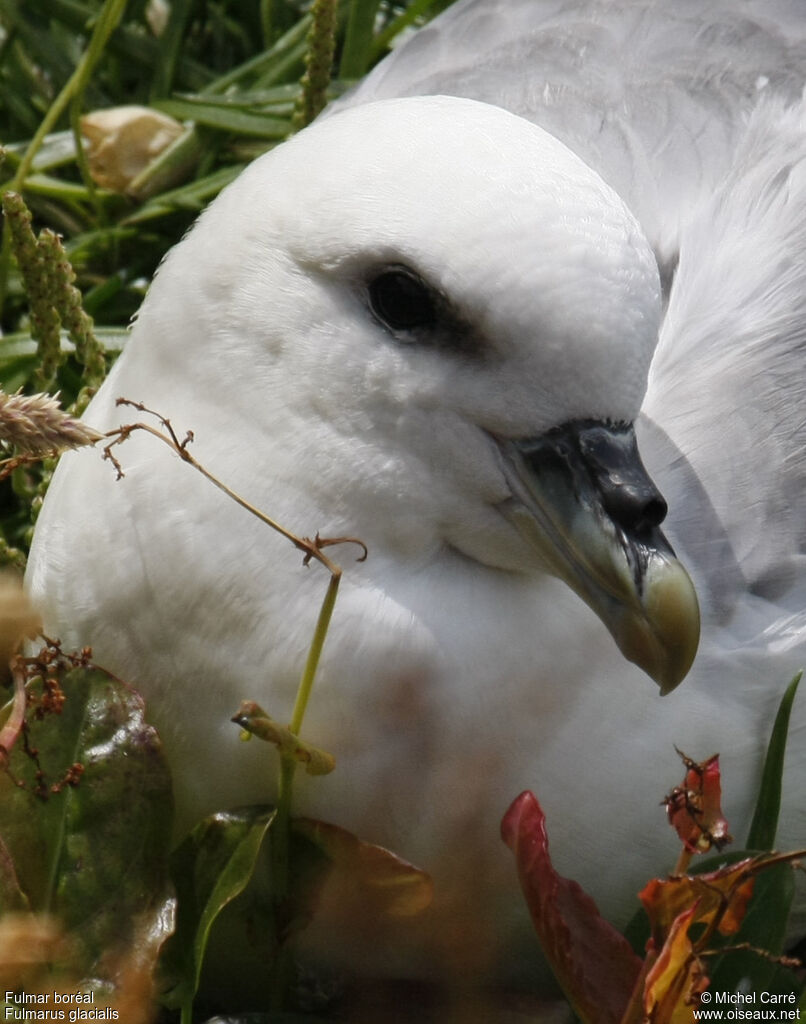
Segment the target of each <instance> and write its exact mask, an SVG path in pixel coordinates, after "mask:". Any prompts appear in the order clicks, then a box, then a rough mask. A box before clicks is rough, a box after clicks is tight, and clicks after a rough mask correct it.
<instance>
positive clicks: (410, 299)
mask: <svg viewBox="0 0 806 1024" xmlns="http://www.w3.org/2000/svg"><path fill="white" fill-rule="evenodd" d="M369 304H370V307H371V309H372V312H373V313H374V314H375V316H376V317H377V318H378V319H379V320H380V321H381V323H383V324H386V326H387V327H388V328H389V329H390V330H393V331H413V330H417V329H418V328H424V327H433V326H434V325H435V324H436V322H437V307H436V301H435V296H434V293H433V292H432V291H431V290H430V288H429V287H428V285H426V284H425V283H424V282H423V281H421V280H420V278H419V277H417V275H416V274H413V273H412V272H411V271H410V270H407V269H406V268H405V267H389V268H387V269H386V270H383V271H382V272H381V273H380V274H378V276H377V277H375V278H373V279H372V281H370V284H369Z"/></svg>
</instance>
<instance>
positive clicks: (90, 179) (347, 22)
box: [0, 0, 453, 566]
mask: <svg viewBox="0 0 806 1024" xmlns="http://www.w3.org/2000/svg"><path fill="white" fill-rule="evenodd" d="M452 2H453V0H403V2H397V3H395V2H392V0H317V2H316V3H314V2H312V0H103V2H102V0H0V144H2V162H0V193H5V192H6V191H7V190H13V191H16V192H19V193H21V194H22V196H23V197H24V200H25V203H26V204H27V206H28V208H29V209H30V210H31V212H32V214H33V229H34V231H35V232H38V231H39V230H40V229H41V228H42V227H46V228H50V229H52V230H53V231H55V232H57V233H58V234H59V235H60V236H61V238H62V241H63V245H64V248H65V250H66V253H67V255H68V257H69V260H70V262H71V264H72V266H73V268H74V270H75V273H76V284H77V286H78V288H79V290H80V292H81V294H82V296H83V305H84V308H85V310H86V311H87V313H88V314H89V315H90V316H91V317H92V318H93V320H94V322H95V335H96V336H97V338H98V339H99V340H100V342H101V343H102V345H103V347H104V349H105V350H106V352H107V353H108V362H111V360H112V359H113V358H114V356H115V354H116V353H117V352H118V351H119V350H120V347H121V345H122V344H123V343H124V340H125V336H126V328H127V324H128V323H129V321H130V320H131V318H132V316H133V315H134V313H135V312H136V310H137V308H138V307H139V305H140V302H141V301H142V299H143V296H144V294H145V291H146V288H147V287H148V283H149V281H150V279H151V277H152V276H153V274H154V271H155V270H156V268H157V266H158V265H159V262H160V260H161V259H162V257H163V256H164V255H165V253H166V252H167V250H168V249H169V248H170V247H171V246H172V245H174V244H175V243H176V242H177V241H178V240H179V239H180V238H181V237H182V235H183V233H184V232H185V231H186V230H187V228H188V227H189V226H190V224H191V223H192V222H193V220H194V219H195V217H196V216H197V214H198V213H199V211H200V210H201V209H202V208H203V207H204V206H205V205H206V204H207V203H208V202H209V201H210V200H211V199H213V198H214V197H215V195H216V194H217V193H218V192H219V191H220V190H221V189H222V188H223V187H224V186H225V185H226V184H227V183H228V182H230V181H231V180H232V179H233V178H235V177H236V176H237V174H238V173H239V172H240V171H241V170H242V169H243V167H244V166H245V165H246V164H247V163H249V162H250V161H251V160H253V159H254V158H255V157H256V156H258V155H260V154H261V153H263V152H265V151H266V150H268V149H270V148H272V147H273V146H276V145H278V144H279V143H281V142H282V141H283V139H285V138H286V137H287V136H288V135H289V134H290V133H291V132H293V131H295V130H297V129H298V128H299V127H302V126H303V125H304V124H305V123H306V122H307V121H308V120H310V119H312V117H313V116H315V114H316V112H317V111H318V109H319V108H320V107H321V105H322V104H323V103H324V102H325V101H326V100H327V99H330V98H332V97H333V96H336V95H339V94H340V93H342V92H343V91H344V90H346V89H347V88H349V86H350V85H351V84H352V83H353V82H355V81H356V80H357V79H359V78H360V77H361V76H363V75H364V74H365V73H366V72H367V71H368V70H369V69H370V68H371V67H372V66H373V65H374V64H375V63H377V61H378V60H380V59H381V58H382V57H383V56H384V55H385V54H386V53H387V52H388V51H389V49H390V47H391V46H392V45H394V44H395V43H396V42H398V41H399V40H400V39H401V38H403V37H404V36H405V34H406V32H408V31H411V29H412V28H415V27H417V26H418V25H420V24H422V23H423V21H424V20H426V19H428V18H430V17H432V16H433V15H435V14H437V13H439V11H441V10H443V9H444V8H445V7H448V6H450V4H451V3H452ZM314 15H318V18H319V23H320V26H321V28H320V31H319V34H318V36H316V35H315V36H314V37H313V38H312V23H313V20H314ZM331 22H332V25H333V30H334V31H333V33H332V35H333V39H332V44H333V45H332V48H331V46H330V43H329V38H328V37H329V35H330V33H329V32H328V28H329V25H330V23H331ZM306 67H307V68H309V70H308V72H307V79H306V83H307V88H306V87H305V86H304V85H303V77H304V76H305V75H306ZM123 105H127V106H129V105H137V106H140V107H145V108H147V111H150V112H151V114H152V115H153V117H152V119H149V118H148V116H146V113H147V112H142V111H141V112H140V114H138V115H131V116H130V117H129V118H128V120H127V119H126V118H125V117H123V118H120V119H118V120H116V121H115V123H114V124H109V123H108V122H105V121H104V118H103V117H98V116H97V112H99V111H108V110H109V109H110V108H117V107H120V106H123ZM88 115H89V117H88ZM164 118H170V119H172V120H173V124H171V122H170V121H168V122H166V121H165V120H163V119H164ZM99 122H100V123H99ZM82 131H83V132H85V133H86V134H85V135H84V141H83V143H82ZM88 136H91V139H88ZM88 142H90V143H92V144H93V145H94V148H95V150H96V151H97V153H98V155H97V156H96V157H95V158H94V159H91V158H90V156H89V155H88V145H87V144H88ZM166 143H167V145H166ZM161 146H165V148H162V149H161V148H160V147H161ZM61 319H62V324H61V327H62V337H61V347H62V350H63V357H64V358H63V361H61V365H60V366H59V369H58V375H57V377H56V379H55V380H53V381H50V382H43V381H42V379H41V374H40V375H39V385H40V386H39V388H38V389H42V384H43V383H48V384H50V388H49V389H50V390H55V389H58V390H60V392H61V395H62V400H63V402H64V404H66V405H69V404H70V403H71V402H73V401H74V400H75V399H76V397H77V396H78V394H79V392H80V390H81V386H82V366H81V364H80V363H77V362H76V360H75V359H74V358H71V357H70V355H69V354H70V353H72V351H73V349H74V345H73V344H72V342H71V340H70V337H69V334H68V332H67V331H66V330H65V328H66V326H67V325H66V324H65V323H64V319H65V318H64V317H63V316H62V318H61ZM41 327H42V325H41V324H38V323H37V317H36V313H34V315H33V316H32V314H31V311H30V309H29V300H28V297H27V296H26V293H25V288H24V286H23V281H22V278H21V274H20V270H19V267H18V266H17V264H16V262H15V260H14V259H13V257H12V254H11V247H10V243H9V237H8V232H7V231H6V232H5V233H4V237H3V243H2V248H0V331H1V332H2V334H1V335H0V387H1V388H2V389H3V390H5V391H6V392H13V391H15V390H16V389H17V388H24V389H25V390H32V386H33V384H34V382H35V381H37V369H38V367H39V366H40V365H41V362H42V355H41V353H40V355H39V356H37V336H38V339H39V344H40V347H41V345H42V340H41V335H42V331H41V330H40V328H41ZM83 383H86V379H85V380H84V381H83ZM47 477H48V469H47V467H46V469H45V471H44V478H43V476H42V473H41V472H40V471H39V470H38V469H37V470H30V469H26V470H24V471H20V472H17V473H15V474H14V476H13V477H12V478H10V479H9V480H7V481H4V482H3V484H0V488H2V490H0V540H1V541H2V543H0V558H2V560H4V561H6V562H11V563H13V564H16V565H18V566H21V565H22V564H23V562H24V556H25V551H26V550H27V546H28V543H29V541H30V535H31V516H32V514H33V516H34V517H35V515H36V511H37V509H38V507H39V505H40V504H41V498H42V492H43V490H44V483H46V481H47Z"/></svg>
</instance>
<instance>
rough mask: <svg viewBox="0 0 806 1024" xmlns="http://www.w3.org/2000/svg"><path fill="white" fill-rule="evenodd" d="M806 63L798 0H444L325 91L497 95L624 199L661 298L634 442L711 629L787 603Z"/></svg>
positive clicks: (794, 490) (798, 591)
mask: <svg viewBox="0 0 806 1024" xmlns="http://www.w3.org/2000/svg"><path fill="white" fill-rule="evenodd" d="M480 54H481V55H482V56H479V55H480ZM805 69H806V15H805V14H804V10H803V8H802V6H801V5H800V4H799V3H798V2H797V0H734V2H732V3H722V2H719V0H712V2H709V3H703V2H702V0H675V2H663V0H634V2H631V3H624V2H621V3H618V4H617V3H613V2H609V0H577V2H567V0H562V2H561V0H497V2H495V0H463V2H460V3H457V4H456V5H454V6H453V7H452V8H450V9H449V10H448V11H447V12H446V13H445V14H444V15H443V16H442V17H440V18H439V19H437V21H436V22H434V23H433V24H432V25H430V26H427V27H426V28H425V29H423V30H421V31H420V32H418V33H416V34H415V35H414V36H412V38H411V39H410V40H409V41H407V42H406V43H405V44H404V45H402V46H401V47H400V49H399V50H398V51H397V53H396V54H393V55H392V57H391V58H389V59H387V60H386V61H384V62H383V64H381V65H380V66H379V67H378V69H376V71H375V72H374V73H373V74H371V75H370V76H368V78H367V79H365V80H364V82H363V83H362V84H361V85H360V86H359V87H358V88H357V89H356V90H354V91H353V92H352V93H350V94H348V95H347V97H345V98H344V99H343V100H342V101H341V104H345V103H347V104H355V103H361V102H366V101H369V100H374V99H382V98H385V97H391V96H402V95H418V94H431V93H447V94H452V95H462V96H468V97H470V98H474V99H479V100H483V101H486V102H491V103H496V104H498V105H499V106H503V107H506V108H508V109H510V110H512V111H514V112H515V113H518V114H520V115H522V116H524V117H527V118H529V119H530V120H532V121H534V122H536V123H538V124H540V125H541V126H543V127H544V128H546V129H547V130H548V131H550V132H552V133H553V134H555V135H556V136H558V137H559V138H560V139H562V140H563V141H564V142H565V143H566V144H567V145H569V146H570V147H571V148H572V149H574V150H575V151H576V152H577V153H578V154H579V155H580V156H581V157H582V158H583V159H584V160H585V161H586V162H587V163H589V164H590V165H591V166H592V167H594V168H596V169H597V170H598V171H599V173H600V174H602V176H603V177H604V178H605V180H607V181H608V183H609V184H611V185H612V186H613V187H614V188H615V189H616V190H617V191H618V192H619V193H620V194H621V195H622V197H623V198H624V199H625V200H626V201H627V203H628V204H629V205H630V206H631V208H632V209H633V211H634V212H635V213H636V215H637V216H638V218H639V220H640V221H641V223H642V225H643V227H644V230H645V231H646V233H647V236H648V238H649V240H650V242H651V243H652V245H653V247H654V248H655V252H656V255H657V257H658V262H659V266H660V268H661V275H662V278H663V280H664V284H665V289H666V300H667V303H668V308H667V314H666V318H665V323H664V327H663V331H662V335H661V339H660V343H659V346H658V351H657V354H656V357H655V361H654V363H653V366H652V372H651V377H650V385H649V391H648V394H647V399H646V402H645V408H644V413H643V415H642V422H641V424H639V427H640V432H641V439H642V448H643V450H644V451H645V458H646V461H647V463H648V465H649V466H650V469H651V470H652V471H653V472H654V473H655V474H656V476H657V478H658V481H659V483H660V484H661V487H662V488H663V489H664V490H665V492H666V493H667V497H668V498H669V504H670V507H671V509H672V513H671V516H670V522H669V532H670V534H671V535H672V537H673V539H674V541H675V542H676V543H677V546H678V547H679V548H680V549H681V550H680V553H681V555H683V556H684V557H685V556H688V558H689V559H690V560H691V562H692V563H693V565H694V572H695V575H696V576H697V582H698V585H699V587H700V589H701V592H702V594H703V597H704V604H705V605H706V608H705V609H704V610H705V611H706V614H707V615H710V616H711V618H712V619H713V620H715V621H716V622H719V623H721V624H723V625H725V624H728V623H729V622H730V620H731V618H732V617H733V616H734V615H735V614H737V602H739V601H740V600H741V601H745V603H746V602H747V601H751V602H756V604H758V606H759V607H760V608H761V609H762V612H761V614H760V616H759V617H758V620H757V621H758V622H759V623H760V624H762V625H763V622H764V621H767V622H769V620H770V617H773V618H775V617H777V621H783V620H784V618H786V616H787V615H788V614H789V611H788V610H791V611H792V613H793V614H795V613H796V612H797V609H799V608H800V607H802V605H803V603H804V602H806V593H804V590H806V583H804V582H802V581H803V580H804V579H805V578H806V572H804V571H803V570H804V565H803V560H804V547H805V537H804V523H805V522H806V516H804V515H803V511H804V510H803V496H804V493H806V454H804V453H805V452H806V427H804V420H805V419H806V402H804V398H806V395H804V390H805V389H806V384H804V373H803V363H804V354H806V342H805V341H804V325H805V324H806V261H804V260H803V258H802V254H803V253H804V252H806V187H805V186H804V181H803V179H804V171H803V158H804V156H806V136H805V135H804V128H803V108H802V106H801V97H802V94H803V88H804V70H805ZM338 106H339V104H337V105H336V109H338ZM737 211H741V215H740V216H737ZM770 602H772V604H770ZM754 621H755V620H754ZM759 628H762V627H761V625H760V626H759Z"/></svg>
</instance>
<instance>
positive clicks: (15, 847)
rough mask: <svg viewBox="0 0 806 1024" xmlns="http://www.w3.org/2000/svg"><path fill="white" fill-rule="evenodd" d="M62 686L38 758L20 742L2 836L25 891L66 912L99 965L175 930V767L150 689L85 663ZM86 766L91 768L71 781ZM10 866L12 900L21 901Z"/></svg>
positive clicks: (69, 926)
mask: <svg viewBox="0 0 806 1024" xmlns="http://www.w3.org/2000/svg"><path fill="white" fill-rule="evenodd" d="M60 683H61V687H62V690H63V692H64V694H65V697H66V699H65V701H64V705H63V708H62V711H61V713H59V714H47V715H45V716H43V717H42V718H41V719H37V718H36V717H35V716H34V715H32V714H29V716H28V717H29V719H30V729H29V740H28V747H29V750H30V749H34V748H35V749H36V751H37V757H36V760H34V759H33V758H32V756H30V755H29V754H28V753H26V751H25V749H24V746H23V743H22V741H18V742H17V743H16V745H15V746H14V748H13V750H12V752H11V757H10V765H9V770H10V775H9V774H3V775H2V776H0V837H1V838H2V842H3V844H4V847H5V850H6V851H7V854H8V857H9V858H10V860H11V863H12V864H13V870H14V872H15V874H16V878H17V882H18V892H19V893H21V894H24V896H25V899H26V900H27V901H28V903H29V905H30V908H31V909H32V910H33V911H42V912H48V913H52V914H55V915H56V916H57V917H58V918H59V919H60V920H61V922H62V924H63V926H64V927H65V929H66V930H67V931H68V932H71V933H72V935H71V937H72V939H73V941H74V943H75V944H76V946H77V947H78V948H79V950H80V962H81V966H82V969H83V970H84V971H85V972H87V973H89V972H90V971H92V970H94V969H95V968H96V966H97V965H98V964H99V963H100V961H101V960H102V959H105V960H107V962H108V957H109V954H112V955H114V954H116V953H120V954H122V953H124V952H126V951H128V950H129V949H130V948H131V947H132V945H133V944H138V943H139V942H140V941H141V939H142V937H143V936H144V935H145V934H146V933H149V932H150V933H151V939H149V940H148V941H149V942H151V941H152V939H153V940H154V941H158V940H159V937H160V936H159V935H158V934H156V933H159V932H160V929H161V928H162V933H163V934H164V929H165V927H166V926H165V925H164V924H163V925H162V926H160V924H159V921H160V920H161V919H162V918H163V917H164V914H163V911H164V908H165V905H166V901H167V900H168V880H167V860H168V838H169V836H170V832H171V817H172V798H171V788H170V776H169V772H168V767H167V764H166V762H165V759H164V757H163V753H162V747H161V744H160V741H159V738H158V736H157V734H156V732H155V731H154V729H153V728H152V727H151V726H149V725H148V724H147V723H146V722H145V721H144V717H143V711H144V708H143V702H142V700H141V699H140V697H139V695H138V694H136V693H135V692H134V691H133V690H131V689H130V688H129V687H127V686H126V685H125V684H124V683H122V682H120V680H117V679H114V678H113V677H112V676H110V675H108V673H106V672H104V671H103V670H102V669H98V668H74V669H72V670H71V671H68V672H65V673H63V674H61V675H60ZM36 687H37V682H36V681H34V682H33V683H31V684H29V691H31V690H35V689H36ZM74 764H81V765H83V774H81V775H80V778H79V779H78V781H77V783H76V784H75V785H71V784H64V778H65V772H66V770H67V769H69V768H70V766H71V765H74ZM11 776H13V779H14V780H17V782H18V783H21V784H22V787H24V788H22V787H21V786H20V785H18V784H15V781H13V780H12V777H11ZM54 785H55V786H60V791H58V792H53V791H52V787H53V786H54ZM37 793H39V795H37ZM7 867H8V865H7V866H6V868H7ZM3 875H4V884H3V885H2V887H0V909H2V910H13V909H17V908H15V906H14V903H15V902H17V901H18V896H17V895H15V894H14V892H13V886H10V885H8V884H6V883H7V881H8V877H9V876H8V870H6V869H4V871H3ZM155 930H156V931H155Z"/></svg>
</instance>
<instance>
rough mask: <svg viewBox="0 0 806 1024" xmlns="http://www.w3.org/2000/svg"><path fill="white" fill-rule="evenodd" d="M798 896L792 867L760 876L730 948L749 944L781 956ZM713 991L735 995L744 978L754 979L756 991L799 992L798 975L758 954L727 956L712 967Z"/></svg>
mask: <svg viewBox="0 0 806 1024" xmlns="http://www.w3.org/2000/svg"><path fill="white" fill-rule="evenodd" d="M794 896H795V879H794V872H793V868H792V866H791V865H790V864H778V865H776V866H774V867H771V868H769V869H767V870H766V871H762V872H761V873H760V874H759V875H757V877H756V884H755V888H754V891H753V898H752V900H751V901H750V906H749V908H748V911H747V915H746V916H745V919H744V921H743V922H742V927H741V928H740V930H739V932H738V934H737V935H736V936H734V937H733V938H732V939H731V942H730V943H729V944H730V945H733V944H735V943H739V942H748V943H750V945H751V946H753V947H754V948H755V949H759V950H764V951H765V952H767V953H772V954H773V955H778V954H780V953H782V952H783V951H784V946H785V943H786V933H787V927H786V926H787V921H788V919H789V912H790V909H791V907H792V900H793V899H794ZM710 977H711V989H712V990H713V991H715V992H717V991H718V992H733V991H735V990H736V989H737V988H738V986H739V984H740V983H741V982H742V979H750V985H751V989H752V991H754V992H798V991H799V990H800V986H799V984H798V983H797V979H796V978H795V975H794V974H793V973H792V972H791V971H789V970H787V969H786V968H783V967H781V966H780V965H779V964H776V963H773V962H771V961H769V960H766V959H764V958H763V957H761V956H759V955H758V954H757V953H753V952H749V951H748V952H745V951H735V952H730V953H726V954H724V955H723V956H721V957H719V958H717V959H715V960H714V961H712V963H711V965H710Z"/></svg>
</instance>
